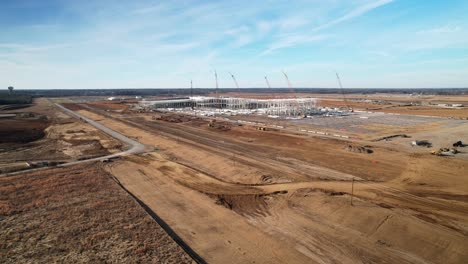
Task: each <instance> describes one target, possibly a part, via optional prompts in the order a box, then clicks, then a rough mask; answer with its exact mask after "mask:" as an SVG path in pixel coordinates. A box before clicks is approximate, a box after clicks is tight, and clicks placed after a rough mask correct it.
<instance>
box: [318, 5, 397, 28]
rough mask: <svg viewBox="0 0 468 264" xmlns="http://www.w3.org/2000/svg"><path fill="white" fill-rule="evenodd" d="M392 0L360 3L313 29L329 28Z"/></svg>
mask: <svg viewBox="0 0 468 264" xmlns="http://www.w3.org/2000/svg"><path fill="white" fill-rule="evenodd" d="M393 1H394V0H378V1H371V2H369V3H366V4H364V5H361V6H358V7H356V8H355V9H353V10H351V11H350V12H348V13H346V14H345V15H343V16H341V17H339V18H336V19H334V20H332V21H329V22H326V23H325V24H322V25H320V26H318V27H316V28H314V30H315V31H318V30H322V29H326V28H329V27H331V26H334V25H337V24H340V23H342V22H345V21H348V20H351V19H353V18H356V17H359V16H361V15H364V14H365V13H367V12H369V11H372V10H374V9H376V8H378V7H381V6H384V5H387V4H390V3H391V2H393Z"/></svg>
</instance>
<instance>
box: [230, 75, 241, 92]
mask: <svg viewBox="0 0 468 264" xmlns="http://www.w3.org/2000/svg"><path fill="white" fill-rule="evenodd" d="M229 74H231V77H232V80H234V83H235V84H236V87H237V89H239V84H238V83H237V80H236V77H234V74H232V73H229Z"/></svg>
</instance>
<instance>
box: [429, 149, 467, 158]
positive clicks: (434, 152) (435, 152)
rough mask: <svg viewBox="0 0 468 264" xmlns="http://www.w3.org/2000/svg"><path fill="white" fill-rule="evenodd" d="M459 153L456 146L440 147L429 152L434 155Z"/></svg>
mask: <svg viewBox="0 0 468 264" xmlns="http://www.w3.org/2000/svg"><path fill="white" fill-rule="evenodd" d="M457 153H460V151H458V150H457V149H456V148H450V149H449V148H440V149H438V150H432V151H431V154H432V155H436V156H450V155H454V154H457Z"/></svg>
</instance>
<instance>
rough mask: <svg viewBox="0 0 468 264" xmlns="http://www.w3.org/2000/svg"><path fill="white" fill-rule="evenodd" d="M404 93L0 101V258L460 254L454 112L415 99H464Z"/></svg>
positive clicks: (466, 112)
mask: <svg viewBox="0 0 468 264" xmlns="http://www.w3.org/2000/svg"><path fill="white" fill-rule="evenodd" d="M413 99H414V98H412V96H409V95H404V94H401V95H395V96H391V97H387V96H386V95H385V94H374V95H368V94H366V95H365V94H350V95H343V94H340V93H338V94H314V93H313V92H310V93H294V92H290V93H283V94H274V93H271V94H269V95H268V96H265V95H264V94H255V93H239V92H232V93H221V92H218V91H217V90H216V92H215V93H214V94H211V95H207V96H193V95H190V96H178V97H173V98H170V97H167V96H144V97H142V98H138V99H132V100H129V99H126V100H121V101H115V100H107V97H105V96H103V97H86V96H79V97H62V98H53V99H45V98H38V99H35V100H34V102H33V103H32V104H30V105H28V106H24V107H23V108H14V109H11V108H5V109H4V110H2V111H1V112H0V113H1V116H0V122H2V126H1V131H0V132H1V133H2V135H8V137H7V136H2V141H1V143H0V159H1V160H0V161H1V163H0V165H1V166H0V170H1V173H3V174H2V177H0V192H1V193H2V195H1V199H2V200H1V202H0V212H1V216H0V217H1V218H0V227H1V228H2V230H10V231H9V232H3V233H2V241H17V242H16V243H22V244H23V245H25V246H24V247H23V248H17V247H16V246H15V243H12V242H8V243H4V244H2V247H1V250H2V253H4V254H1V255H2V257H1V258H2V259H1V260H2V262H4V263H8V262H15V261H12V260H16V261H27V260H28V256H29V257H30V256H31V255H32V256H35V257H36V258H37V259H41V260H43V261H58V260H61V259H63V258H60V256H61V254H66V256H68V258H70V259H73V260H77V259H79V260H86V261H93V260H94V261H96V260H99V259H102V258H106V259H113V260H114V261H118V262H120V261H130V262H132V261H135V260H137V259H139V260H142V259H146V260H149V259H153V260H159V261H160V262H172V263H184V262H188V263H189V262H190V261H195V262H197V263H206V262H207V263H226V260H229V261H228V262H230V263H355V262H364V263H464V262H465V261H466V259H467V258H468V251H467V250H466V245H468V214H467V212H468V188H467V187H468V178H467V177H466V176H467V171H468V148H467V147H468V146H467V145H466V144H467V142H468V133H467V132H466V131H468V120H467V119H468V108H466V107H463V106H462V107H457V108H450V109H448V108H440V107H436V106H435V105H430V104H429V102H439V101H441V102H445V103H459V102H461V103H462V104H464V105H466V103H467V102H468V98H467V97H466V96H462V95H460V96H452V97H447V96H445V97H444V96H427V97H424V98H418V101H422V102H426V103H428V104H427V105H426V106H421V105H420V104H419V105H411V104H409V103H408V102H410V101H413ZM3 124H5V125H3ZM6 124H8V125H6ZM14 131H21V133H19V132H14ZM57 175H60V177H59V178H60V180H59V178H57V177H58V176H57ZM93 177H94V178H93ZM55 178H57V179H55ZM31 179H34V180H33V181H32V182H30V181H31ZM80 179H82V180H81V181H80ZM54 181H55V182H56V183H52V182H54ZM13 186H16V188H13ZM19 186H22V187H21V188H23V189H24V190H25V191H23V192H16V191H15V190H17V188H19ZM54 186H56V187H54ZM95 186H100V187H99V188H96V187H95ZM54 188H59V189H61V190H62V189H63V190H69V192H68V194H66V195H65V193H60V197H59V196H57V197H56V195H59V193H57V194H54V195H52V194H49V193H55V191H54V190H56V189H54ZM26 190H29V191H26ZM86 190H90V192H89V193H88V192H87V191H86ZM103 190H109V191H110V190H112V196H111V197H107V194H108V193H107V194H106V193H105V192H104V191H103ZM74 194H80V196H79V197H80V200H79V203H78V204H79V207H74V206H71V205H70V203H69V202H71V201H75V200H76V199H78V198H77V197H75V196H73V195H74ZM47 197H49V198H47ZM32 200H37V202H35V203H32V204H31V203H29V202H28V201H32ZM67 201H68V202H67ZM52 207H54V208H58V209H56V210H52V211H50V210H44V209H45V208H52ZM95 207H96V208H97V207H99V208H100V209H99V210H100V211H101V210H105V212H107V213H106V214H101V213H99V214H94V213H92V212H91V211H89V209H86V208H95ZM73 208H74V209H73ZM70 210H71V211H70ZM60 212H64V213H65V214H68V213H67V212H70V215H71V216H73V215H74V216H76V217H77V218H76V219H79V220H77V221H74V220H73V218H71V217H66V218H64V219H61V220H60V219H59V218H58V215H60ZM130 212H132V213H131V215H132V216H130ZM20 216H21V217H20ZM109 217H111V218H109ZM21 219H51V220H50V221H49V222H50V223H54V224H53V225H49V224H45V223H41V222H37V221H33V220H30V221H32V222H31V223H34V227H38V226H41V227H42V228H34V227H33V226H31V225H32V224H29V225H24V222H22V221H25V220H21ZM103 219H108V220H103ZM109 219H115V221H114V220H112V221H111V220H109ZM117 220H118V222H119V224H117V222H116V221H117ZM51 221H52V222H51ZM87 222H88V223H91V224H85V223H87ZM93 223H94V224H93ZM98 223H99V224H98ZM65 227H66V228H65ZM13 230H14V231H13ZM79 230H81V231H79ZM18 234H21V235H18ZM143 234H144V235H143ZM96 236H99V237H100V239H101V240H102V241H104V242H102V243H104V244H99V242H98V241H101V240H96V238H95V237H96ZM112 237H114V238H113V239H112ZM154 237H161V240H158V241H154ZM151 239H153V240H151ZM28 241H29V242H28ZM31 241H33V242H34V244H35V245H36V246H35V248H36V249H34V250H32V249H31V247H32V244H31V243H33V242H31ZM63 241H69V245H67V246H61V247H56V246H53V248H57V250H55V249H54V250H53V251H50V252H52V254H49V255H46V254H43V253H41V252H44V251H43V250H44V248H46V247H48V246H50V245H58V244H64V242H63ZM28 245H29V246H28ZM124 245H126V246H124ZM28 247H29V248H28ZM96 247H97V248H100V249H104V248H105V249H106V250H102V251H101V250H100V251H99V252H107V253H106V254H105V255H95V254H96V253H91V252H95V251H93V250H91V249H92V248H96ZM12 250H14V251H15V252H17V253H18V254H19V255H18V254H16V255H15V258H14V259H12V258H11V257H12V256H13V255H11V254H7V253H6V252H12ZM41 250H42V251H41ZM49 250H51V249H49ZM28 252H29V253H28ZM61 252H62V253H61ZM63 252H65V253H63ZM79 252H81V253H79ZM28 254H29V255H28ZM99 254H104V253H99ZM77 256H79V257H77Z"/></svg>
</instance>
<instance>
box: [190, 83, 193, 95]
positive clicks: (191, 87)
mask: <svg viewBox="0 0 468 264" xmlns="http://www.w3.org/2000/svg"><path fill="white" fill-rule="evenodd" d="M192 96H193V81H192V80H190V97H192Z"/></svg>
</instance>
